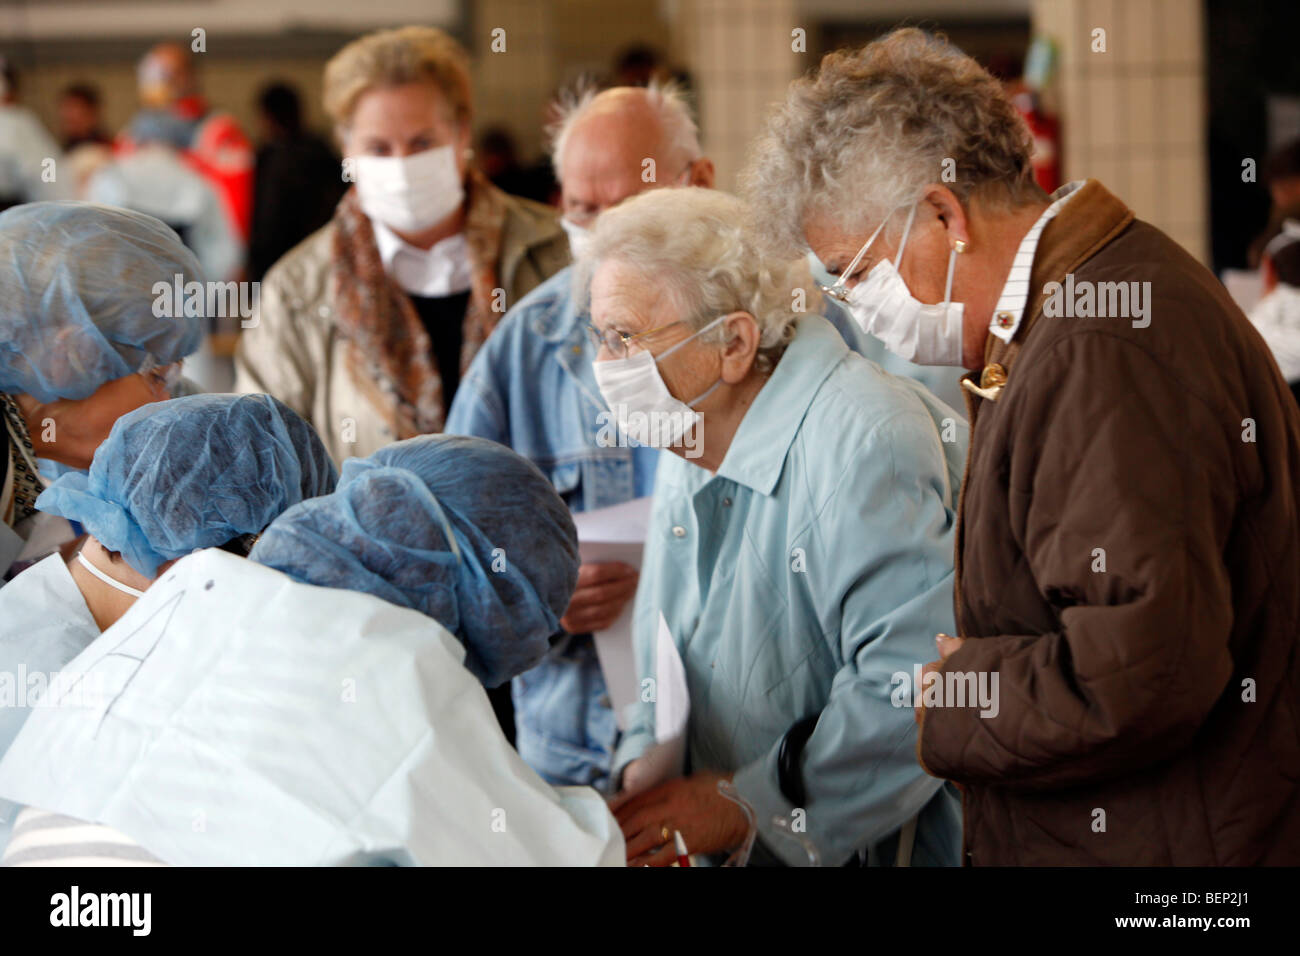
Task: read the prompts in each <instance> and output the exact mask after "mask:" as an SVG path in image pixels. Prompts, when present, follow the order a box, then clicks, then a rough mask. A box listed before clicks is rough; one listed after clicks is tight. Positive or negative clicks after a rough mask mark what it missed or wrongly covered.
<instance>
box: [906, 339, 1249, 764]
mask: <svg viewBox="0 0 1300 956" xmlns="http://www.w3.org/2000/svg"><path fill="white" fill-rule="evenodd" d="M1027 371H1028V374H1027V375H1026V376H1025V377H1024V378H1023V379H1022V380H1021V381H1020V382H1019V383H1018V384H1019V385H1020V386H1022V387H1021V388H1020V389H1018V390H1017V391H1018V393H1019V394H1016V395H1015V396H1014V401H1015V405H1014V406H1013V407H1012V408H1009V409H1007V411H1008V412H1009V413H1014V414H1015V416H1016V425H1015V429H1016V432H1015V435H1014V436H1013V438H1012V445H1011V448H1012V450H1011V454H1010V461H1009V473H1008V482H1009V485H1010V491H1009V494H1010V503H1009V504H1010V514H1011V517H1012V522H1011V524H1012V527H1010V528H1007V529H1006V532H1005V533H1006V534H1008V535H1013V536H1014V537H1015V539H1016V542H1017V544H1018V545H1019V546H1020V548H1021V550H1022V552H1023V555H1024V559H1025V562H1026V564H1027V565H1028V570H1027V572H1021V573H1030V574H1032V575H1033V579H1034V583H1035V585H1036V587H1037V590H1038V591H1039V593H1041V594H1043V595H1044V596H1045V597H1046V598H1047V600H1048V601H1049V602H1050V603H1051V604H1053V605H1054V606H1056V607H1057V608H1058V616H1059V621H1060V625H1061V626H1060V629H1059V630H1057V631H1054V632H1051V633H1047V634H1037V635H1014V634H1008V635H1001V636H992V637H986V638H979V639H970V640H967V641H966V643H965V645H964V646H963V647H962V648H961V649H960V650H959V651H957V652H956V653H955V654H953V655H952V656H951V657H949V658H948V660H947V661H946V662H945V665H944V670H945V672H947V671H952V670H956V671H975V672H977V673H978V672H988V673H989V674H990V675H993V674H996V675H997V681H998V693H997V697H996V700H997V707H998V709H997V713H996V716H989V717H981V716H980V712H979V710H977V709H974V708H942V709H935V710H933V711H930V710H927V711H926V713H925V720H924V725H923V729H922V733H921V739H920V742H919V745H918V752H919V754H920V757H921V760H922V762H923V764H924V765H925V767H926V768H927V770H929V771H930V772H931V773H933V774H935V775H936V776H941V777H945V778H948V779H951V780H955V781H959V782H986V783H996V784H997V785H999V786H1006V787H1012V788H1014V787H1023V788H1036V789H1039V788H1041V789H1053V788H1063V787H1069V786H1071V785H1074V784H1077V783H1081V782H1084V781H1094V780H1097V779H1101V778H1105V777H1109V776H1117V775H1120V774H1123V773H1124V772H1125V771H1126V770H1129V769H1132V768H1136V767H1142V766H1145V765H1149V764H1152V763H1155V762H1157V761H1160V760H1163V759H1166V758H1168V757H1169V756H1170V755H1171V754H1172V753H1174V752H1176V751H1177V750H1179V749H1180V748H1183V747H1185V746H1186V745H1187V744H1188V742H1189V741H1190V740H1191V739H1192V737H1193V736H1194V735H1195V734H1196V732H1197V730H1198V729H1199V728H1200V726H1201V725H1202V723H1203V722H1204V720H1205V718H1206V716H1207V714H1208V713H1209V711H1210V710H1211V708H1212V707H1213V706H1214V703H1215V701H1216V700H1217V699H1218V698H1219V696H1220V695H1221V693H1222V692H1223V690H1224V687H1225V685H1226V683H1227V681H1228V679H1229V677H1230V675H1231V673H1232V661H1231V658H1230V656H1229V652H1228V638H1229V632H1230V629H1231V626H1232V594H1231V591H1230V581H1229V575H1228V570H1227V568H1226V567H1225V566H1224V563H1223V560H1222V557H1221V556H1222V554H1223V550H1224V542H1225V539H1226V535H1227V533H1228V528H1229V527H1230V523H1231V517H1232V511H1233V508H1234V506H1235V499H1236V484H1235V480H1234V461H1233V457H1232V456H1234V455H1242V454H1249V452H1248V451H1245V450H1244V449H1243V445H1242V442H1241V422H1240V421H1239V420H1238V421H1235V422H1234V421H1231V420H1229V419H1230V418H1231V417H1232V416H1230V415H1228V414H1227V413H1224V412H1216V411H1214V410H1213V409H1212V408H1211V407H1210V405H1209V404H1207V403H1206V402H1205V401H1204V400H1203V399H1202V397H1201V395H1200V392H1199V391H1198V390H1197V389H1195V388H1192V387H1189V384H1188V383H1186V382H1181V381H1177V380H1175V379H1174V378H1173V376H1172V375H1171V374H1170V373H1169V372H1168V371H1167V370H1166V369H1165V368H1164V367H1163V366H1162V365H1161V363H1159V362H1158V361H1156V360H1155V359H1154V358H1153V357H1151V356H1150V355H1148V354H1147V353H1146V352H1145V351H1144V350H1143V349H1142V348H1141V347H1140V345H1135V344H1134V343H1133V342H1131V341H1128V340H1125V339H1121V338H1119V337H1116V336H1114V335H1112V334H1109V333H1104V332H1097V331H1081V332H1079V333H1076V334H1073V335H1068V336H1066V337H1064V338H1062V339H1061V340H1060V341H1059V342H1058V343H1056V344H1055V345H1054V346H1053V347H1052V349H1050V350H1049V351H1048V353H1047V354H1046V355H1045V356H1043V358H1042V360H1041V361H1040V362H1037V363H1035V366H1034V367H1033V368H1032V369H1030V370H1027ZM1234 444H1235V447H1234ZM1251 447H1253V446H1245V448H1251ZM1096 548H1102V549H1104V551H1105V560H1106V570H1105V572H1099V571H1094V570H1093V567H1094V562H1095V560H1096V558H1095V555H1094V549H1096Z"/></svg>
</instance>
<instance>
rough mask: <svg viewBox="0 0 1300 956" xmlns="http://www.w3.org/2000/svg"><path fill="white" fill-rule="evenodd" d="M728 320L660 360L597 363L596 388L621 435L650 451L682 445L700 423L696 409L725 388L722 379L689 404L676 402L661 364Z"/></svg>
mask: <svg viewBox="0 0 1300 956" xmlns="http://www.w3.org/2000/svg"><path fill="white" fill-rule="evenodd" d="M726 318H727V317H726V316H725V315H720V316H718V317H717V318H716V319H714V320H713V321H712V322H710V323H709V324H708V325H706V326H704V328H702V329H700V330H699V331H698V332H695V333H694V334H693V335H690V336H688V337H687V338H684V339H682V340H681V341H680V342H678V343H677V344H676V345H674V346H673V347H672V348H670V349H668V350H667V351H665V352H663V353H662V354H661V355H660V356H659V357H658V358H657V359H656V358H655V357H654V356H653V355H651V354H650V353H649V352H648V351H641V352H637V353H636V354H634V355H629V356H628V357H627V358H621V359H607V360H605V361H603V362H593V363H592V370H593V371H594V372H595V374H596V384H597V385H598V386H600V394H601V396H602V397H603V398H604V399H605V404H606V405H608V406H609V410H610V411H611V412H613V413H614V420H615V421H616V422H618V427H619V431H621V432H622V433H623V434H624V435H626V436H627V437H628V438H630V439H632V440H633V441H635V442H637V443H638V444H641V445H645V446H647V447H650V448H670V447H672V446H674V445H676V444H678V443H679V442H680V441H681V440H682V438H683V436H685V435H686V434H687V432H689V431H690V430H691V429H692V428H694V427H695V425H696V424H697V423H698V422H699V421H700V413H699V412H697V411H696V410H695V409H694V408H692V407H691V406H692V405H695V404H698V403H699V402H702V401H704V400H705V399H706V398H708V397H709V396H710V395H712V394H713V392H714V390H715V389H717V387H718V386H719V385H721V384H722V379H718V380H717V381H716V382H714V383H713V384H712V385H711V386H710V387H709V388H708V389H706V390H705V391H704V392H702V393H701V394H699V395H697V396H695V397H694V398H693V399H691V400H690V401H689V402H683V401H681V400H680V399H677V398H674V397H673V393H672V392H670V391H668V386H667V385H665V384H664V380H663V377H662V376H661V375H660V374H659V362H661V361H663V360H664V359H666V358H667V357H668V356H670V355H672V354H673V353H674V352H676V351H677V350H678V349H679V348H681V347H682V346H683V345H685V344H686V343H687V342H689V341H690V340H691V339H693V338H695V337H696V336H699V335H703V334H704V333H705V332H707V331H708V330H709V329H711V328H713V327H714V326H715V325H717V324H718V323H719V322H721V321H723V320H724V319H726Z"/></svg>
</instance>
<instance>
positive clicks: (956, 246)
mask: <svg viewBox="0 0 1300 956" xmlns="http://www.w3.org/2000/svg"><path fill="white" fill-rule="evenodd" d="M952 251H953V252H955V253H957V254H958V255H960V254H961V253H963V252H965V251H966V240H965V239H954V240H953V241H952Z"/></svg>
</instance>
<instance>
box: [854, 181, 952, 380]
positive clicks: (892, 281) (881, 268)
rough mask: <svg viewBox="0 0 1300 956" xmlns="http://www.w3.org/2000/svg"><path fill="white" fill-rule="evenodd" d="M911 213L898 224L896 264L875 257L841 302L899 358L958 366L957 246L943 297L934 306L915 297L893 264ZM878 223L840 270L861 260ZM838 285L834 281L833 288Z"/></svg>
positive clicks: (904, 244) (904, 243) (913, 211)
mask: <svg viewBox="0 0 1300 956" xmlns="http://www.w3.org/2000/svg"><path fill="white" fill-rule="evenodd" d="M915 218H916V206H915V205H913V206H912V209H911V211H910V212H909V213H908V215H907V225H906V226H905V227H904V229H903V241H902V242H901V243H899V246H898V263H894V262H890V261H889V260H888V259H881V260H880V261H879V262H877V263H876V264H875V265H874V266H873V267H872V269H871V271H870V272H869V273H867V277H866V279H864V280H863V281H861V282H859V283H858V284H857V285H856V286H854V287H853V288H852V289H850V290H849V292H848V296H847V298H843V299H841V301H843V302H844V303H845V305H846V306H847V307H848V310H849V313H850V314H851V315H852V316H853V320H854V322H856V323H857V325H858V327H859V328H861V329H862V331H863V332H866V333H867V334H869V335H874V336H876V337H877V338H878V339H880V340H881V341H882V342H884V343H885V348H887V349H889V351H891V352H893V353H894V354H895V355H897V356H898V357H899V358H901V359H906V360H907V361H909V362H915V363H916V364H918V365H961V358H962V354H961V353H962V313H963V312H964V311H965V308H964V306H963V305H962V303H960V302H953V301H952V277H953V272H954V270H955V269H956V265H957V250H956V249H953V250H952V251H951V252H950V253H949V254H948V278H947V280H946V283H945V286H944V292H943V302H942V303H940V304H938V305H930V304H928V303H925V302H922V301H920V300H919V299H917V298H915V297H914V296H913V295H912V293H911V291H910V290H909V289H908V288H907V283H906V282H904V281H903V277H902V276H901V275H899V273H898V264H901V263H902V261H903V250H905V249H906V248H907V237H908V234H909V233H910V232H911V231H912V221H913V220H914V219H915ZM888 221H889V217H886V218H885V222H888ZM884 226H885V223H884V222H882V223H881V224H880V226H879V227H877V229H876V231H875V232H873V233H872V234H871V238H870V239H868V240H867V242H866V245H864V246H863V247H862V249H861V251H860V252H858V254H857V256H855V257H854V260H853V263H852V264H850V266H849V268H848V269H845V270H844V271H845V274H848V273H850V272H852V270H853V268H854V267H855V266H856V265H857V263H858V262H860V261H861V259H862V257H863V256H864V255H865V254H866V252H867V250H868V249H869V248H871V244H872V243H873V242H875V241H876V237H877V236H879V235H880V231H881V229H883V228H884ZM839 285H840V283H838V282H837V283H836V286H835V287H839ZM833 288H834V287H833ZM828 291H830V290H828ZM837 298H840V297H839V296H837Z"/></svg>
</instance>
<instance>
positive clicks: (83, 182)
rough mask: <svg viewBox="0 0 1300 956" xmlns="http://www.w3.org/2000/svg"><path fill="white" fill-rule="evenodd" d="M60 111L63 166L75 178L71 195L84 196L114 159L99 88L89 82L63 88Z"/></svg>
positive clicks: (71, 185)
mask: <svg viewBox="0 0 1300 956" xmlns="http://www.w3.org/2000/svg"><path fill="white" fill-rule="evenodd" d="M58 110H59V137H60V139H61V140H62V142H63V149H64V156H63V160H62V165H63V167H64V168H65V169H66V170H68V171H69V172H70V174H71V178H72V182H71V183H70V184H69V188H70V189H71V193H72V195H71V196H70V197H69V198H75V199H85V198H86V194H87V190H88V188H89V185H90V180H91V179H92V178H93V177H94V175H95V173H97V172H98V171H99V170H101V169H103V168H104V167H105V166H107V165H108V164H109V163H111V162H112V161H113V141H112V139H111V138H110V137H109V136H108V135H107V134H106V133H105V132H104V131H103V128H102V127H101V125H100V123H101V117H100V96H99V88H98V87H96V86H94V85H92V84H90V83H73V84H71V85H69V86H66V87H64V88H63V92H61V93H60V94H59V104H58Z"/></svg>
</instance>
